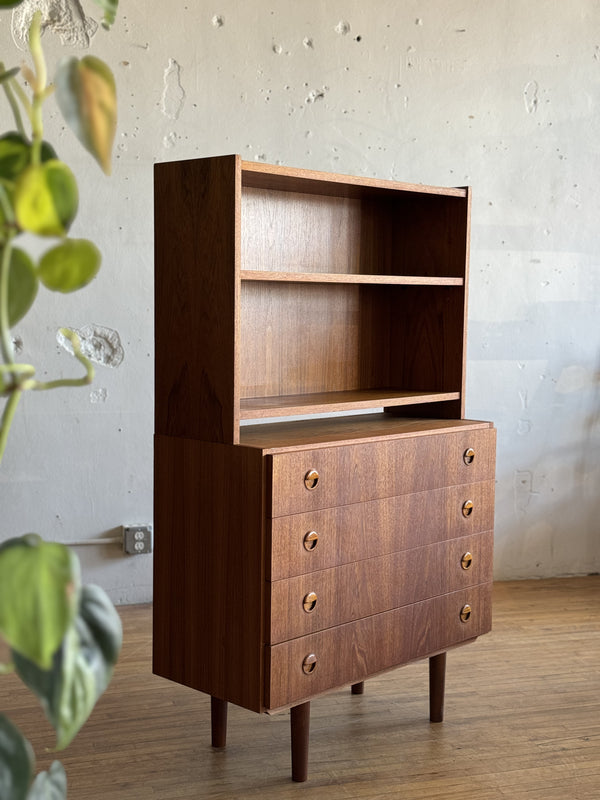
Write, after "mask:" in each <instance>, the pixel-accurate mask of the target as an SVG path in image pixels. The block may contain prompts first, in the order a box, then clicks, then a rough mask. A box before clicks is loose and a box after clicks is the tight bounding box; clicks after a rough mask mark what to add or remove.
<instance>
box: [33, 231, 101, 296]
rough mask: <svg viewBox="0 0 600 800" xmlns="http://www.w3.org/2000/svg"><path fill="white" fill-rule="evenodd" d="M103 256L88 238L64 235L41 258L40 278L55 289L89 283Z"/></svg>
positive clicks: (76, 287)
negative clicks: (72, 237)
mask: <svg viewBox="0 0 600 800" xmlns="http://www.w3.org/2000/svg"><path fill="white" fill-rule="evenodd" d="M101 259H102V256H101V255H100V251H99V250H98V248H97V247H96V245H95V244H94V243H93V242H90V241H88V240H87V239H65V240H64V241H62V242H61V243H60V244H58V245H56V247H52V248H51V249H50V250H48V251H46V252H45V253H44V255H43V256H42V257H41V259H40V264H39V268H38V274H39V277H40V280H41V282H42V283H43V284H44V286H46V287H47V288H48V289H52V291H54V292H74V291H76V290H77V289H81V288H82V286H85V285H86V284H88V283H89V282H90V281H91V280H92V278H94V277H95V275H96V273H97V272H98V270H99V269H100V261H101Z"/></svg>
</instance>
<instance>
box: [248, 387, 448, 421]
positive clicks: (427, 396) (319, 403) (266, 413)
mask: <svg viewBox="0 0 600 800" xmlns="http://www.w3.org/2000/svg"><path fill="white" fill-rule="evenodd" d="M448 400H460V392H424V391H403V390H401V389H394V388H382V389H357V390H353V391H347V392H316V393H312V394H292V395H284V396H281V397H280V396H275V397H243V398H242V399H241V400H240V418H241V419H264V418H269V417H284V416H293V415H299V414H324V413H331V412H338V411H354V410H364V409H369V408H379V407H383V408H388V407H389V408H391V407H395V406H406V405H419V404H421V403H439V402H446V401H448Z"/></svg>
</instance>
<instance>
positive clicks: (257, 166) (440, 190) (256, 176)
mask: <svg viewBox="0 0 600 800" xmlns="http://www.w3.org/2000/svg"><path fill="white" fill-rule="evenodd" d="M219 158H220V159H232V160H235V162H236V168H237V169H239V170H240V172H241V177H242V186H246V187H251V188H257V189H275V190H284V191H291V192H308V193H314V194H324V195H338V196H343V197H360V196H361V195H362V194H363V193H365V191H367V192H368V191H369V190H370V191H374V192H376V193H378V192H381V191H383V192H386V191H395V192H412V193H416V194H431V195H442V196H446V197H457V198H466V197H468V194H469V190H468V188H467V187H449V186H429V185H427V184H421V183H404V182H401V181H395V180H389V179H383V178H370V177H368V176H364V175H363V176H357V175H344V174H340V173H335V172H322V171H318V170H312V169H302V168H299V167H287V166H280V165H276V164H265V163H263V162H256V161H244V160H243V159H242V158H241V156H239V155H229V156H214V157H213V159H215V160H216V159H219ZM193 160H194V161H209V160H211V159H210V158H207V159H202V158H200V159H193ZM172 163H174V162H164V163H158V164H155V170H157V171H160V170H162V169H165V168H166V169H168V168H169V164H172ZM175 163H181V164H185V161H183V162H175Z"/></svg>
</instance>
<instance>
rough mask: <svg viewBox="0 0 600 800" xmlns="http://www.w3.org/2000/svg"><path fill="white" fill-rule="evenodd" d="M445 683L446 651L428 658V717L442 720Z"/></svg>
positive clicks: (438, 720) (436, 720)
mask: <svg viewBox="0 0 600 800" xmlns="http://www.w3.org/2000/svg"><path fill="white" fill-rule="evenodd" d="M445 685H446V653H440V654H439V655H437V656H432V657H431V658H430V659H429V719H430V720H431V722H443V721H444V688H445Z"/></svg>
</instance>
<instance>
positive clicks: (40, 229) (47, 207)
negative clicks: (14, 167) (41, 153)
mask: <svg viewBox="0 0 600 800" xmlns="http://www.w3.org/2000/svg"><path fill="white" fill-rule="evenodd" d="M78 202H79V195H78V192H77V182H76V181H75V176H74V175H73V173H72V172H71V170H70V169H69V168H68V167H67V165H66V164H63V162H62V161H58V160H57V159H50V161H46V162H45V163H43V164H39V165H35V166H30V167H27V169H26V170H25V171H24V172H22V173H21V175H20V176H19V178H18V180H17V185H16V187H15V196H14V204H15V215H16V217H17V222H18V224H19V226H20V227H21V228H23V230H26V231H30V232H31V233H37V234H38V235H39V236H64V234H65V233H66V232H67V231H68V229H69V227H70V225H71V223H72V222H73V219H74V218H75V214H76V213H77V205H78Z"/></svg>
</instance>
